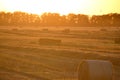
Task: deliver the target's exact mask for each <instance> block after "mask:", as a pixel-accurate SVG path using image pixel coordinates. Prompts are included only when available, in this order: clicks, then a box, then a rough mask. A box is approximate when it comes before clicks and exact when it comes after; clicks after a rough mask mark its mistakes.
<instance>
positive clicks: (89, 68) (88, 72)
mask: <svg viewBox="0 0 120 80" xmlns="http://www.w3.org/2000/svg"><path fill="white" fill-rule="evenodd" d="M112 74H113V73H112V64H111V63H110V62H108V61H102V60H100V61H99V60H86V61H82V62H81V64H80V65H79V68H78V80H112V77H113V75H112Z"/></svg>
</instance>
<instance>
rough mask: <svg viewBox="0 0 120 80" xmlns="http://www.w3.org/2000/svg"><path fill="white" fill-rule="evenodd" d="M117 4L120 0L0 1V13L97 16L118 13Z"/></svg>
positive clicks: (119, 8) (118, 7) (119, 9)
mask: <svg viewBox="0 0 120 80" xmlns="http://www.w3.org/2000/svg"><path fill="white" fill-rule="evenodd" d="M119 3H120V0H0V11H6V12H14V11H23V12H28V13H36V14H41V13H44V12H56V13H60V14H68V13H82V14H88V15H93V14H97V15H99V14H107V13H120V6H119Z"/></svg>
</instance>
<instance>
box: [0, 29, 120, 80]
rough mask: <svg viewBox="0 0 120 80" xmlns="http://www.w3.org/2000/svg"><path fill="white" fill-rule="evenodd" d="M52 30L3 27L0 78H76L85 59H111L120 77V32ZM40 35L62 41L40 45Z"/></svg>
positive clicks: (26, 79) (115, 74)
mask: <svg viewBox="0 0 120 80" xmlns="http://www.w3.org/2000/svg"><path fill="white" fill-rule="evenodd" d="M50 30H51V29H50ZM50 30H49V32H43V31H41V30H27V29H18V30H17V31H16V30H12V29H1V30H0V79H1V80H5V79H6V80H15V79H18V80H36V79H43V80H47V79H69V80H70V79H76V77H77V73H76V68H77V66H78V63H79V62H80V61H81V60H82V59H100V60H108V61H111V62H112V63H113V65H114V69H115V72H114V76H115V80H119V79H120V77H119V75H120V44H115V43H114V39H115V38H117V37H118V36H119V32H117V31H115V30H113V29H111V30H107V31H99V30H98V29H93V31H91V30H90V31H85V30H84V31H83V30H80V31H78V29H77V30H74V29H73V30H72V29H70V30H71V31H70V33H67V34H63V33H62V29H61V30H56V31H55V30H51V31H50ZM40 38H50V39H55V40H61V41H62V43H61V45H52V46H51V45H39V39H40ZM13 75H14V76H13Z"/></svg>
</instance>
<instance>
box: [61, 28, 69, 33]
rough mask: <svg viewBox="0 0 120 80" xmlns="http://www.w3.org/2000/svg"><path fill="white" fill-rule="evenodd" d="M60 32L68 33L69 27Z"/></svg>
mask: <svg viewBox="0 0 120 80" xmlns="http://www.w3.org/2000/svg"><path fill="white" fill-rule="evenodd" d="M62 33H64V34H68V33H70V29H64V30H62Z"/></svg>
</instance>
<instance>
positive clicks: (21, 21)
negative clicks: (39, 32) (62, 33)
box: [0, 12, 120, 26]
mask: <svg viewBox="0 0 120 80" xmlns="http://www.w3.org/2000/svg"><path fill="white" fill-rule="evenodd" d="M119 21H120V14H117V13H111V14H106V15H93V16H92V17H89V16H88V15H84V14H73V13H70V14H68V15H60V14H59V13H43V14H42V15H37V14H29V13H25V12H13V13H10V12H8V13H5V12H0V26H26V25H27V26H120V22H119Z"/></svg>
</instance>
